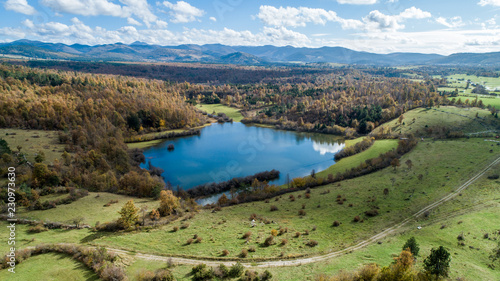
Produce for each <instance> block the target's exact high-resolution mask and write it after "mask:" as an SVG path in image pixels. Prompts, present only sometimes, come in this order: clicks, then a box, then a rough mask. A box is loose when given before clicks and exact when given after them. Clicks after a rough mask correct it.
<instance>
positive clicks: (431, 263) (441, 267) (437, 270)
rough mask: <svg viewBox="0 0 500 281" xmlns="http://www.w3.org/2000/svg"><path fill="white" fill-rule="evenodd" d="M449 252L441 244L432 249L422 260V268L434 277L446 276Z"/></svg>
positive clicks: (448, 268)
mask: <svg viewBox="0 0 500 281" xmlns="http://www.w3.org/2000/svg"><path fill="white" fill-rule="evenodd" d="M450 260H451V257H450V253H449V252H448V251H446V249H445V248H444V247H443V246H439V248H437V249H432V250H431V254H430V255H429V256H428V257H427V258H426V259H425V260H424V270H425V272H427V273H428V274H431V275H435V276H436V277H438V278H439V277H448V272H449V270H450Z"/></svg>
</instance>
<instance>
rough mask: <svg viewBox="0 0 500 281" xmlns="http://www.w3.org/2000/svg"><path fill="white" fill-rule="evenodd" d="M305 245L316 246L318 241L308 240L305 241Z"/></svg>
mask: <svg viewBox="0 0 500 281" xmlns="http://www.w3.org/2000/svg"><path fill="white" fill-rule="evenodd" d="M306 245H307V246H309V247H316V246H317V245H318V241H316V240H309V241H308V242H307V243H306Z"/></svg>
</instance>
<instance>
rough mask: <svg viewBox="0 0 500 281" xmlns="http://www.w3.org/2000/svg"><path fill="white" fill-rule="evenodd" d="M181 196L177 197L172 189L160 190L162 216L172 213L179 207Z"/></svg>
mask: <svg viewBox="0 0 500 281" xmlns="http://www.w3.org/2000/svg"><path fill="white" fill-rule="evenodd" d="M179 205H180V204H179V198H177V197H175V195H174V194H173V193H172V191H171V190H162V191H161V192H160V208H158V211H159V212H160V214H161V215H162V216H168V215H171V214H172V213H173V212H174V211H175V209H177V208H179Z"/></svg>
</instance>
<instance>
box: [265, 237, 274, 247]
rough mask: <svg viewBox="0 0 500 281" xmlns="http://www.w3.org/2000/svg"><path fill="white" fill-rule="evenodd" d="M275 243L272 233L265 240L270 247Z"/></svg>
mask: <svg viewBox="0 0 500 281" xmlns="http://www.w3.org/2000/svg"><path fill="white" fill-rule="evenodd" d="M273 244H274V236H272V235H271V236H269V237H267V238H266V240H265V241H264V245H265V246H267V247H269V246H271V245H273Z"/></svg>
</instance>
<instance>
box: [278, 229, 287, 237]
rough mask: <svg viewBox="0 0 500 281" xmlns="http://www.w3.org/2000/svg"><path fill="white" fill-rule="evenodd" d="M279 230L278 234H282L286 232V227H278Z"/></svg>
mask: <svg viewBox="0 0 500 281" xmlns="http://www.w3.org/2000/svg"><path fill="white" fill-rule="evenodd" d="M279 231H280V235H283V234H285V233H287V232H288V227H285V228H280V230H279Z"/></svg>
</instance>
